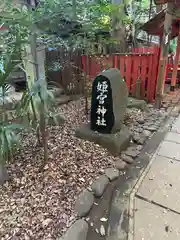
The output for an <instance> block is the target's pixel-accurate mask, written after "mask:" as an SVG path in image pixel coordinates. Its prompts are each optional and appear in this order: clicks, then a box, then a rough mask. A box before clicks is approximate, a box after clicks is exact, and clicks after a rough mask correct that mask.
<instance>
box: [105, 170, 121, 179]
mask: <svg viewBox="0 0 180 240" xmlns="http://www.w3.org/2000/svg"><path fill="white" fill-rule="evenodd" d="M105 174H106V176H107V177H108V178H109V180H110V181H113V180H115V179H116V178H118V177H119V170H118V169H116V168H107V169H105Z"/></svg>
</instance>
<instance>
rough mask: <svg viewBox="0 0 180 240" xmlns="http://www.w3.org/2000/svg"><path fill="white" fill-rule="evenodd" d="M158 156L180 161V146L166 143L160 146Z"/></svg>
mask: <svg viewBox="0 0 180 240" xmlns="http://www.w3.org/2000/svg"><path fill="white" fill-rule="evenodd" d="M158 155H160V156H163V157H167V158H172V159H177V160H179V161H180V144H178V143H175V142H169V141H164V142H162V144H161V146H160V149H159V152H158Z"/></svg>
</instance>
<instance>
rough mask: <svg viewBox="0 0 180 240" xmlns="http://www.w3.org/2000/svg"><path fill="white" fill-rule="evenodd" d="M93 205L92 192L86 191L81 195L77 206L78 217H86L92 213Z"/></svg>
mask: <svg viewBox="0 0 180 240" xmlns="http://www.w3.org/2000/svg"><path fill="white" fill-rule="evenodd" d="M93 203H94V196H93V194H92V192H89V191H88V190H87V189H85V190H84V191H83V192H82V193H80V195H79V196H78V198H77V200H76V204H75V211H76V213H77V215H78V217H84V216H85V215H86V214H87V213H88V212H89V211H90V209H91V207H92V205H93Z"/></svg>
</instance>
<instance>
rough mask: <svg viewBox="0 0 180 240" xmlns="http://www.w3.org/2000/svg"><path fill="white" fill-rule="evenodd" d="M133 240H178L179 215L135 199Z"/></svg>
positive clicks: (179, 235)
mask: <svg viewBox="0 0 180 240" xmlns="http://www.w3.org/2000/svg"><path fill="white" fill-rule="evenodd" d="M135 209H136V211H135V214H134V215H135V216H134V240H179V239H180V215H179V214H176V213H173V212H171V211H167V210H165V209H163V208H161V207H158V206H156V205H154V204H151V203H148V202H145V201H143V200H141V199H138V198H135Z"/></svg>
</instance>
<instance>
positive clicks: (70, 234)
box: [58, 219, 88, 240]
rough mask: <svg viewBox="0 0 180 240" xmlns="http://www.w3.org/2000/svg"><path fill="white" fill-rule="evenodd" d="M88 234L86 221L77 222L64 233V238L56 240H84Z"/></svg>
mask: <svg viewBox="0 0 180 240" xmlns="http://www.w3.org/2000/svg"><path fill="white" fill-rule="evenodd" d="M87 232H88V224H87V223H86V221H84V220H82V219H80V220H77V221H76V222H75V223H74V224H73V225H72V226H71V227H70V228H69V229H68V230H67V232H66V234H65V235H64V237H62V238H59V239H58V240H72V239H73V240H86V238H87Z"/></svg>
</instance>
